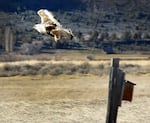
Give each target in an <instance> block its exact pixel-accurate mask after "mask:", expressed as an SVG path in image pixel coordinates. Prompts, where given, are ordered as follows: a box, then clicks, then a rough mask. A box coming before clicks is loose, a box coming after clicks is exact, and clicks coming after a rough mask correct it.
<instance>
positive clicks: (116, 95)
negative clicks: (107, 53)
mask: <svg viewBox="0 0 150 123" xmlns="http://www.w3.org/2000/svg"><path fill="white" fill-rule="evenodd" d="M124 75H125V74H124V72H122V71H121V70H120V69H119V59H118V58H113V59H112V61H111V68H110V78H109V92H108V105H107V117H106V123H116V121H117V112H118V106H120V105H121V100H122V90H123V83H124Z"/></svg>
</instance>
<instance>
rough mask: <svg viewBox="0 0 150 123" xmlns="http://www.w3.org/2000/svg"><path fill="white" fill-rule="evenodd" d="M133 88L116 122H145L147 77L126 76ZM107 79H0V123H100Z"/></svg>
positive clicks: (148, 108)
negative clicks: (131, 98) (130, 98)
mask: <svg viewBox="0 0 150 123" xmlns="http://www.w3.org/2000/svg"><path fill="white" fill-rule="evenodd" d="M126 78H127V79H128V80H130V81H133V82H135V83H136V84H137V85H136V87H135V91H134V98H133V102H132V103H130V102H123V104H122V107H121V108H119V112H118V123H149V120H150V117H149V114H150V103H149V102H150V93H149V90H150V82H149V80H150V76H149V75H148V74H147V75H140V76H137V75H132V76H131V75H127V76H126ZM108 79H109V78H108V76H101V77H100V76H92V75H84V76H81V75H75V76H73V75H71V76H64V75H62V76H57V77H53V76H31V77H29V76H27V77H19V76H17V77H1V78H0V90H1V91H0V123H31V122H32V123H40V122H42V123H104V122H105V118H106V110H107V94H108Z"/></svg>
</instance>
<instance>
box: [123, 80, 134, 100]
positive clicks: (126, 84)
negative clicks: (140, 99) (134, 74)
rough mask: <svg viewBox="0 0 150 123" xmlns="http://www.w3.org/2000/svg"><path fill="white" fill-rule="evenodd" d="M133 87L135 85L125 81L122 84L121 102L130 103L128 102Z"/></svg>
mask: <svg viewBox="0 0 150 123" xmlns="http://www.w3.org/2000/svg"><path fill="white" fill-rule="evenodd" d="M135 85H136V84H134V83H132V82H130V81H127V80H125V82H124V91H123V100H126V101H130V102H131V101H132V98H133V91H134V86H135Z"/></svg>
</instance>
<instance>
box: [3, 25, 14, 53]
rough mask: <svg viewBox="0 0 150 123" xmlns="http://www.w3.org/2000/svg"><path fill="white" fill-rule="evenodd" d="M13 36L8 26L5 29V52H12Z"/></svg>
mask: <svg viewBox="0 0 150 123" xmlns="http://www.w3.org/2000/svg"><path fill="white" fill-rule="evenodd" d="M14 40H15V38H14V34H13V32H12V30H11V28H10V27H9V26H7V27H6V28H5V51H6V52H7V53H8V52H12V51H13V48H14Z"/></svg>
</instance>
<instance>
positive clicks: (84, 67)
mask: <svg viewBox="0 0 150 123" xmlns="http://www.w3.org/2000/svg"><path fill="white" fill-rule="evenodd" d="M90 67H91V66H90V64H88V63H83V64H81V65H79V66H78V72H79V73H80V74H88V73H89V71H90Z"/></svg>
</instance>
